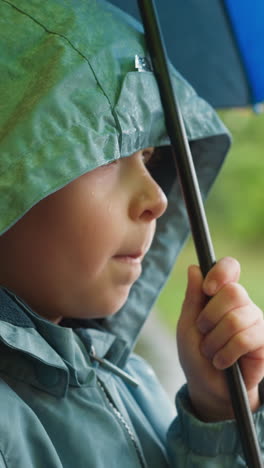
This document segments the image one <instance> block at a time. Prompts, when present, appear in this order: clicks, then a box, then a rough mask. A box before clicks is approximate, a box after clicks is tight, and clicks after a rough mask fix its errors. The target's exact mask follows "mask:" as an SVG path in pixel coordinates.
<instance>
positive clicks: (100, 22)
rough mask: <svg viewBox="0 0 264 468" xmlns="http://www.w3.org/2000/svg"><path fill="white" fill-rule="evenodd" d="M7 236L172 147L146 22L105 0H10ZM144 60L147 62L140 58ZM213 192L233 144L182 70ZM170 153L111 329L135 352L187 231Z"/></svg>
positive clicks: (1, 32)
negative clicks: (136, 274)
mask: <svg viewBox="0 0 264 468" xmlns="http://www.w3.org/2000/svg"><path fill="white" fill-rule="evenodd" d="M0 41H1V44H2V47H1V62H0V66H1V72H0V80H1V81H0V82H1V112H0V152H1V159H0V233H3V232H5V231H6V230H7V229H9V228H10V227H11V226H12V225H13V224H14V223H15V222H16V221H17V220H18V219H20V218H21V217H22V216H23V215H24V214H25V213H26V212H27V211H28V210H29V209H30V208H31V207H32V206H33V205H34V204H36V203H38V202H39V201H40V200H41V199H43V198H44V197H46V196H47V195H49V194H51V193H53V192H54V191H56V190H58V189H60V188H61V187H63V186H65V185H66V184H68V183H69V182H71V181H72V180H74V179H75V178H77V177H79V176H80V175H82V174H84V173H86V172H88V171H91V170H93V169H94V168H96V167H98V166H101V165H103V164H106V163H108V162H110V161H113V160H115V159H118V158H120V157H126V156H129V155H131V154H132V153H134V152H135V151H138V150H139V149H142V148H144V147H148V146H155V147H159V146H165V145H169V139H168V136H167V133H166V129H165V124H164V116H163V111H162V107H161V103H160V97H159V92H158V88H157V84H156V80H155V77H154V75H153V73H152V72H151V71H149V68H148V66H147V65H146V63H147V62H143V63H144V64H145V65H144V64H143V66H138V62H142V61H141V58H144V57H146V56H147V51H146V48H145V42H144V35H143V33H142V27H141V26H140V25H139V24H138V23H137V22H136V21H135V20H133V19H132V18H130V17H129V16H128V15H126V14H125V13H123V12H121V11H120V10H118V9H117V8H116V7H114V6H113V5H111V4H109V3H106V2H102V1H99V0H97V1H96V0H45V1H43V0H10V1H7V0H0ZM136 56H137V57H139V60H138V59H136ZM172 78H173V86H174V90H175V94H176V95H177V98H178V100H179V103H180V107H181V110H182V113H183V118H184V122H185V125H186V129H187V135H188V138H189V141H190V144H191V148H192V154H193V158H194V162H195V166H196V169H197V173H198V178H199V181H200V186H201V191H202V194H203V196H205V195H206V193H207V192H208V190H209V188H210V186H211V184H212V183H213V180H214V178H215V176H216V173H217V171H218V170H219V168H220V166H221V164H222V161H223V159H224V156H225V154H226V152H227V149H228V147H229V136H228V134H227V132H226V129H225V127H224V126H223V125H222V123H221V122H220V121H219V119H218V117H217V115H216V114H215V112H214V111H213V109H212V108H211V107H210V106H209V105H208V104H207V103H205V102H204V101H203V100H202V99H200V98H199V97H198V96H197V95H196V93H195V91H194V90H193V89H192V88H191V87H190V86H189V85H188V84H187V83H186V81H185V80H184V79H183V78H182V77H181V75H179V74H178V73H177V72H176V71H175V70H174V69H173V68H172ZM172 174H174V169H172V167H171V161H170V158H166V157H164V160H161V162H160V166H159V168H158V170H157V173H156V175H155V176H156V177H157V179H158V181H159V183H160V184H161V185H162V186H163V188H164V190H165V191H166V192H167V194H168V199H169V204H168V210H167V212H166V214H165V215H164V216H162V218H161V219H159V220H158V227H157V233H156V236H155V239H154V242H153V245H152V248H151V249H150V251H149V252H148V254H147V256H146V258H145V260H144V264H143V273H142V276H141V277H140V279H139V280H138V281H137V282H136V283H135V285H134V286H133V288H132V289H131V293H130V296H129V298H128V301H127V303H126V304H125V306H124V307H123V308H122V310H120V311H119V313H117V314H116V315H115V316H113V317H110V318H108V319H105V320H103V321H102V322H101V326H103V327H104V328H106V329H107V330H109V331H110V332H111V333H113V334H116V335H118V336H119V337H120V338H121V339H122V341H123V340H124V341H125V342H126V343H127V345H128V348H130V347H131V346H133V343H134V341H135V339H136V336H137V335H138V332H139V330H140V328H141V326H142V324H143V322H144V320H145V318H146V316H147V314H148V311H149V310H150V308H151V307H152V305H153V302H154V300H155V299H156V297H157V294H158V293H159V291H160V289H161V288H162V286H163V285H164V282H165V280H166V278H167V276H168V274H169V272H170V270H171V268H172V266H173V264H174V262H175V259H176V257H177V254H178V253H179V251H180V249H181V246H182V244H183V242H184V240H185V238H186V236H187V233H188V222H187V218H186V214H185V208H184V206H183V202H182V199H181V195H180V189H179V186H178V182H177V177H174V175H173V176H172Z"/></svg>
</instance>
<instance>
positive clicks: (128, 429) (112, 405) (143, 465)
mask: <svg viewBox="0 0 264 468" xmlns="http://www.w3.org/2000/svg"><path fill="white" fill-rule="evenodd" d="M97 383H98V386H99V388H100V389H101V391H102V393H103V394H104V397H105V399H106V401H107V403H108V404H109V406H110V408H111V409H112V411H113V412H114V414H115V415H116V417H117V419H118V420H119V422H121V424H122V426H123V427H124V428H125V430H126V432H127V434H128V436H129V438H130V440H131V442H132V444H133V446H134V448H135V450H136V452H137V456H138V459H139V462H140V466H141V468H147V465H146V463H145V460H144V458H143V456H142V453H141V450H140V448H139V446H138V444H137V441H136V438H135V435H134V433H133V431H132V429H131V427H130V426H129V425H128V423H127V421H126V420H125V418H124V416H123V415H122V414H121V413H120V411H119V409H118V408H117V406H116V405H115V403H114V401H113V399H112V397H111V396H110V394H109V392H108V391H107V389H106V388H105V385H104V384H103V382H102V381H101V380H100V379H99V378H98V377H97Z"/></svg>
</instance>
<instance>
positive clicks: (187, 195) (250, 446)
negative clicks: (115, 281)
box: [138, 0, 263, 468]
mask: <svg viewBox="0 0 264 468" xmlns="http://www.w3.org/2000/svg"><path fill="white" fill-rule="evenodd" d="M138 6H139V10H140V13H141V17H142V22H143V25H144V29H145V36H146V41H147V46H148V49H149V52H150V56H151V60H152V65H153V69H154V73H155V75H156V78H157V82H158V86H159V91H160V96H161V101H162V105H163V109H164V114H165V121H166V127H167V130H168V134H169V137H170V140H171V144H172V147H173V153H174V160H175V165H176V170H177V175H178V177H179V180H180V184H181V188H182V193H183V197H184V200H185V204H186V208H187V212H188V216H189V220H190V225H191V230H192V235H193V240H194V244H195V248H196V252H197V256H198V260H199V264H200V267H201V270H202V273H203V275H204V276H205V275H206V274H207V273H208V271H209V270H210V269H211V268H212V266H213V265H214V263H215V255H214V250H213V246H212V242H211V238H210V232H209V228H208V224H207V220H206V216H205V211H204V207H203V202H202V198H201V194H200V189H199V185H198V181H197V176H196V173H195V169H194V165H193V160H192V155H191V152H190V147H189V143H188V139H187V136H186V131H185V127H184V123H183V119H182V116H181V112H180V109H179V106H178V105H177V101H176V96H175V94H174V92H173V87H172V82H171V78H170V72H169V65H168V59H167V54H166V49H165V46H164V41H163V38H162V34H161V30H160V26H159V21H158V18H157V13H156V9H155V5H154V2H153V0H138ZM225 373H226V378H227V383H228V387H229V391H230V396H231V400H232V405H233V410H234V414H235V418H236V421H237V427H238V431H239V433H240V438H241V444H242V448H243V451H244V455H245V460H246V463H247V465H248V466H249V467H250V468H263V464H262V461H261V452H260V448H259V444H258V440H257V437H256V431H255V426H254V422H253V417H252V413H251V410H250V406H249V401H248V397H247V392H246V388H245V384H244V381H243V378H242V375H241V371H240V367H239V365H238V363H236V364H234V365H233V366H232V367H230V368H229V369H227V370H226V371H225Z"/></svg>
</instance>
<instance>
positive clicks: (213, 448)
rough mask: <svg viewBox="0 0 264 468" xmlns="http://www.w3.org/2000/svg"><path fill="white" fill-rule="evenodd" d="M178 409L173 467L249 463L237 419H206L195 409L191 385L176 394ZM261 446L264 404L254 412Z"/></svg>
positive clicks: (171, 437)
mask: <svg viewBox="0 0 264 468" xmlns="http://www.w3.org/2000/svg"><path fill="white" fill-rule="evenodd" d="M176 406H177V411H178V416H177V418H176V419H175V420H174V421H173V423H172V424H171V426H170V429H169V431H168V451H169V458H170V466H172V467H175V468H176V467H184V468H191V467H194V466H195V467H197V468H198V467H203V468H207V467H208V468H212V467H219V468H220V467H221V468H230V467H231V466H232V467H236V466H241V467H242V466H247V465H246V462H245V459H244V456H243V452H242V447H241V444H240V439H239V434H238V431H237V427H236V422H235V421H234V420H228V421H223V422H217V423H204V422H202V421H200V420H198V419H197V418H196V417H195V416H194V415H193V414H192V411H191V405H190V400H189V397H188V391H187V386H186V385H185V386H184V387H182V389H181V390H180V391H179V392H178V395H177V397H176ZM254 420H255V424H256V430H257V434H258V438H259V443H260V447H261V449H262V453H263V454H264V434H263V433H264V406H261V408H260V409H259V410H258V411H257V412H256V413H255V414H254Z"/></svg>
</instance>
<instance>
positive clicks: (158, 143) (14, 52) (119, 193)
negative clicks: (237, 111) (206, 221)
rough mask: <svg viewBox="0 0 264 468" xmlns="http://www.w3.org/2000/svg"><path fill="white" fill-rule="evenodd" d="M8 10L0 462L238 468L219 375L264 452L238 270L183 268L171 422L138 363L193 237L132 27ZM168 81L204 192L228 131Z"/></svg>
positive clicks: (104, 11) (252, 322) (261, 345)
mask: <svg viewBox="0 0 264 468" xmlns="http://www.w3.org/2000/svg"><path fill="white" fill-rule="evenodd" d="M0 9H1V11H0V13H1V14H0V20H1V25H0V35H1V43H2V44H3V47H2V48H1V54H2V59H1V67H2V69H1V79H2V83H3V84H2V88H1V90H2V93H1V94H2V99H1V101H2V111H1V162H0V167H1V170H0V174H1V175H0V190H1V196H0V213H1V216H0V223H1V228H0V229H1V237H0V255H1V264H0V281H1V285H2V289H1V290H0V346H1V358H0V376H1V380H0V426H1V428H0V434H1V437H0V467H1V468H2V467H8V468H20V467H21V468H25V467H26V468H31V467H32V468H33V467H34V468H42V467H43V468H47V467H48V468H59V467H60V468H62V467H63V468H72V467H76V468H84V467H85V468H87V467H96V468H100V467H106V466H107V467H108V466H109V467H111V468H112V467H118V468H120V467H126V468H130V467H131V468H136V467H151V468H156V467H157V468H161V467H162V468H163V467H169V466H170V467H191V466H202V467H211V466H219V467H224V466H226V467H227V466H228V467H231V466H232V467H233V466H245V461H244V456H243V453H242V449H241V445H240V442H239V437H238V434H237V428H236V423H235V422H234V421H233V420H232V417H233V412H232V408H231V405H230V401H229V396H228V392H227V390H226V386H225V380H224V377H223V374H222V371H221V370H222V369H224V368H226V367H228V366H230V365H231V364H232V363H233V362H235V361H236V360H237V359H240V362H241V366H242V371H243V374H244V378H245V383H246V386H247V390H248V395H249V400H250V405H251V408H252V410H253V411H254V412H256V413H255V415H254V418H255V421H256V424H257V430H258V434H259V437H260V443H261V444H262V443H263V439H262V432H263V429H262V420H263V409H262V408H261V406H260V405H261V403H260V398H259V389H258V387H259V384H260V382H261V380H262V378H263V372H264V333H263V331H264V330H263V329H264V324H263V318H262V313H261V312H260V310H259V309H258V308H257V307H256V306H255V305H254V304H253V303H252V301H251V300H250V299H249V297H248V295H247V293H246V292H245V290H244V289H243V288H242V287H241V286H239V285H238V283H237V282H238V280H239V264H238V263H237V262H236V261H235V260H233V259H231V258H225V259H222V260H220V261H219V262H218V263H217V264H216V265H215V266H214V268H213V269H212V270H211V271H210V272H209V274H208V275H207V277H206V278H205V279H203V278H202V276H201V273H200V270H199V268H198V267H195V266H193V267H191V268H190V269H189V281H188V288H187V293H186V298H185V301H184V304H183V309H182V316H181V319H180V322H179V326H178V345H179V352H180V359H181V363H182V366H183V368H184V371H185V373H186V377H187V386H185V387H184V388H183V389H182V390H181V391H180V392H179V394H178V396H177V409H178V417H177V418H176V419H174V412H173V409H172V408H171V406H170V403H169V402H168V400H167V398H166V395H165V393H164V392H163V390H162V389H161V387H160V385H159V383H158V382H157V380H156V378H155V376H154V375H153V372H152V371H151V370H150V368H149V367H148V365H147V364H146V363H145V362H144V361H143V360H142V359H141V358H139V357H137V356H135V355H133V354H131V350H132V348H133V345H134V342H135V340H136V338H137V335H138V333H139V332H140V328H141V326H142V324H143V323H144V320H145V319H146V316H147V314H148V311H149V310H150V308H151V306H152V304H153V302H154V300H155V298H156V296H157V294H158V293H159V291H160V289H161V287H162V285H163V284H164V282H165V280H166V277H167V275H168V273H169V271H170V269H171V268H172V266H173V264H174V261H175V258H176V256H177V254H178V252H179V250H180V248H181V245H182V243H183V242H184V240H185V238H186V235H187V232H188V227H187V220H186V215H185V210H184V207H183V204H182V201H181V198H180V194H179V187H178V183H177V180H176V179H175V176H174V169H173V164H172V162H171V158H170V152H169V150H168V148H167V149H165V148H164V147H165V146H167V147H168V145H169V141H168V138H167V136H166V131H165V126H164V120H163V113H162V109H161V105H160V100H159V95H158V91H157V86H156V82H155V79H154V77H153V74H152V72H151V71H148V70H147V68H146V62H144V61H140V60H139V62H138V58H137V68H136V69H135V56H139V57H142V56H145V55H146V51H145V49H144V41H143V36H142V33H141V31H140V29H139V28H138V26H137V25H136V24H135V23H134V22H133V21H132V20H131V19H130V18H128V17H127V16H125V15H124V14H122V13H120V12H119V11H118V10H117V9H115V8H113V7H112V6H110V5H109V4H106V3H101V2H99V1H95V0H78V1H77V0H67V1H66V0H46V1H45V2H43V1H42V0H10V1H8V2H7V1H6V0H1V1H0ZM138 63H139V65H138ZM173 79H174V85H175V91H176V92H177V94H178V95H179V98H180V102H181V107H182V110H183V114H184V118H185V122H186V126H187V131H188V136H189V139H190V141H191V146H192V152H193V156H194V159H195V164H196V167H197V172H198V176H199V179H200V183H201V189H202V191H203V194H204V195H205V194H206V192H207V191H208V189H209V187H210V186H211V184H212V182H213V180H214V178H215V175H216V172H217V171H218V169H219V167H220V165H221V162H222V160H223V158H224V155H225V153H226V151H227V149H228V145H229V142H228V136H227V135H226V132H225V129H224V127H223V126H222V124H221V123H220V122H219V120H218V118H217V117H216V115H215V114H214V112H213V111H212V109H210V107H209V106H207V104H205V103H204V102H203V101H202V100H199V98H198V97H197V96H196V95H195V93H194V91H193V90H192V89H191V88H190V87H189V86H188V85H187V83H186V82H185V81H184V80H183V79H182V78H181V77H180V76H179V75H178V74H177V73H176V72H173ZM155 148H161V149H160V150H158V151H157V150H155ZM165 194H166V195H165ZM208 296H211V297H212V298H211V300H210V301H209V302H208V301H207V297H208ZM153 345H155V337H153ZM173 363H174V360H173V356H172V358H171V362H169V363H164V365H167V366H173V365H174V364H173ZM219 369H220V370H219Z"/></svg>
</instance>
